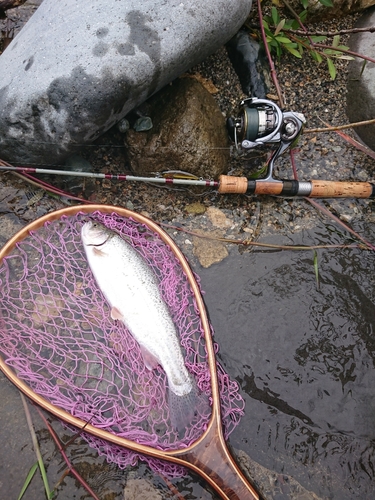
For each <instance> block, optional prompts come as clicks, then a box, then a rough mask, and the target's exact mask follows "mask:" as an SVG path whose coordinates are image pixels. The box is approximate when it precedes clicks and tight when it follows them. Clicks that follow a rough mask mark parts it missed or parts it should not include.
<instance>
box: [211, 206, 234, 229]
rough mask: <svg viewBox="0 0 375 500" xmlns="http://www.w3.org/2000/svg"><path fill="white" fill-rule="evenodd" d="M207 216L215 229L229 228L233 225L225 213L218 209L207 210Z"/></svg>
mask: <svg viewBox="0 0 375 500" xmlns="http://www.w3.org/2000/svg"><path fill="white" fill-rule="evenodd" d="M207 215H208V217H209V219H210V221H211V223H212V225H213V226H215V227H220V228H228V227H230V226H231V225H232V222H231V221H230V220H229V219H228V218H227V216H226V215H225V213H224V212H223V211H221V210H220V209H218V208H215V207H209V208H207Z"/></svg>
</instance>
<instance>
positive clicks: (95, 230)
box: [81, 221, 196, 426]
mask: <svg viewBox="0 0 375 500" xmlns="http://www.w3.org/2000/svg"><path fill="white" fill-rule="evenodd" d="M81 237H82V242H83V244H84V248H85V252H86V256H87V260H88V262H89V265H90V268H91V270H92V272H93V274H94V277H95V280H96V282H97V285H98V287H99V288H100V289H101V291H102V293H103V295H104V296H105V298H106V300H107V301H108V303H109V305H110V306H111V316H112V318H113V319H118V320H121V321H123V323H124V324H125V325H126V327H127V328H128V330H129V331H130V333H131V334H132V335H133V337H134V338H135V339H136V340H137V342H138V343H139V345H140V347H141V351H142V355H143V359H144V361H145V364H146V366H147V367H148V368H149V369H152V368H155V367H156V365H157V364H160V365H161V366H162V368H163V369H164V371H165V373H166V376H167V380H168V387H169V390H170V401H171V397H172V399H173V397H174V396H175V398H174V399H176V397H177V403H176V404H178V405H179V406H180V407H181V405H182V407H183V406H184V405H185V403H186V404H188V405H189V407H190V410H189V411H190V413H191V405H192V404H193V403H194V402H193V400H194V399H195V392H196V391H195V383H194V381H193V379H192V377H191V376H190V375H189V373H188V371H187V369H186V366H185V363H184V358H183V355H182V350H181V346H180V342H179V339H178V334H177V331H176V328H175V325H174V323H173V320H172V318H171V314H170V312H169V309H168V306H167V304H166V303H165V302H164V300H163V298H162V296H161V293H160V290H159V286H158V283H157V279H156V276H155V275H154V273H153V271H152V269H151V268H150V267H149V266H148V265H147V263H146V262H145V260H144V259H143V258H142V257H141V255H140V254H138V252H137V251H136V250H135V249H134V248H133V247H132V246H131V245H130V244H129V243H127V242H126V241H125V240H124V239H122V238H121V237H120V236H119V235H118V234H117V233H114V232H113V231H111V230H109V229H107V228H106V227H105V226H102V225H101V224H99V223H96V222H92V221H89V222H87V223H85V224H84V225H83V227H82V231H81ZM171 392H172V393H173V394H171ZM180 398H187V399H186V401H185V402H184V401H182V400H180ZM172 410H173V409H172V408H171V418H172ZM182 411H183V412H185V413H186V409H184V410H182ZM180 412H181V409H180V410H178V413H180ZM181 418H183V416H182V415H181ZM172 420H173V418H172ZM175 420H176V419H175ZM177 420H179V418H177ZM180 424H181V426H182V425H183V424H182V422H180ZM176 425H177V426H180V425H179V422H176Z"/></svg>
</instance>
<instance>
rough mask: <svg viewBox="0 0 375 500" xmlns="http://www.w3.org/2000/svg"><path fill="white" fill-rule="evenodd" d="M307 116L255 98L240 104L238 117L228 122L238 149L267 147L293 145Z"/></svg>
mask: <svg viewBox="0 0 375 500" xmlns="http://www.w3.org/2000/svg"><path fill="white" fill-rule="evenodd" d="M304 123H305V117H304V116H303V115H302V114H301V113H294V112H283V111H281V109H280V108H279V106H277V105H276V104H275V103H274V102H272V101H269V100H268V99H257V98H255V97H252V98H249V99H244V100H243V101H241V102H240V105H239V113H238V117H237V118H234V117H230V118H228V120H227V127H228V132H229V136H230V138H231V139H232V141H233V142H234V143H235V145H236V149H237V150H248V149H252V148H255V147H257V146H264V145H266V144H270V145H272V144H279V143H282V142H283V143H288V145H289V144H290V142H291V141H293V140H294V139H295V138H296V137H297V136H298V135H299V133H300V132H301V130H302V126H303V125H304Z"/></svg>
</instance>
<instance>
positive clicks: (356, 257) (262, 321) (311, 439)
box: [199, 230, 375, 500]
mask: <svg viewBox="0 0 375 500" xmlns="http://www.w3.org/2000/svg"><path fill="white" fill-rule="evenodd" d="M370 233H371V230H369V236H370V235H371V234H370ZM310 236H311V237H310ZM310 236H308V237H307V238H304V244H313V242H315V244H319V243H327V242H328V236H329V240H330V242H331V243H332V242H334V241H333V240H335V239H337V240H338V241H339V240H340V238H339V237H335V235H332V234H331V235H328V234H327V233H326V234H324V231H322V234H319V233H318V232H316V233H315V234H313V233H312V234H311V235H310ZM373 236H374V233H373ZM308 240H309V241H308ZM372 240H373V241H374V237H373V238H372ZM341 242H342V238H341ZM298 243H300V241H299V242H298ZM236 253H237V252H236V251H233V252H232V256H231V258H229V259H226V260H225V261H224V262H222V263H220V265H218V266H216V267H215V266H214V267H215V268H214V267H212V268H210V269H207V270H203V269H201V270H200V271H199V274H200V277H201V282H202V288H203V289H204V290H205V291H206V294H205V301H206V304H207V307H208V311H209V313H210V316H211V321H212V323H213V326H214V330H215V333H216V338H217V340H218V342H219V344H220V353H219V357H220V359H221V361H222V363H223V365H224V367H225V369H226V370H227V371H228V373H230V375H232V376H234V377H235V378H236V379H237V381H238V382H239V383H240V385H241V388H242V391H243V392H242V394H243V396H244V398H245V400H246V415H245V417H244V418H243V420H242V422H241V424H240V426H239V427H238V428H237V429H236V430H235V431H234V433H233V435H232V436H231V439H230V441H231V444H232V445H233V446H234V447H235V448H237V449H242V450H244V451H245V452H246V453H248V455H249V456H250V457H251V458H252V459H253V460H255V461H257V462H259V463H260V464H262V465H263V466H265V467H267V468H269V469H271V470H274V471H276V472H279V473H285V474H287V475H290V476H293V477H294V479H296V480H297V481H298V482H299V483H300V484H301V485H303V486H304V487H305V488H306V489H307V490H309V491H313V492H315V494H317V495H318V496H319V497H322V498H330V499H331V498H332V499H339V500H346V499H348V500H349V499H354V498H358V499H359V498H362V499H363V498H366V499H367V498H368V499H370V498H374V497H375V483H374V475H375V471H374V467H375V418H374V417H375V398H374V395H375V370H374V360H375V336H374V335H375V314H374V313H375V310H374V304H375V287H374V281H375V280H374V271H375V260H374V255H373V253H371V252H366V251H359V250H342V249H338V250H319V251H318V262H319V289H318V288H317V283H316V276H315V271H314V266H313V253H312V251H311V252H306V251H304V252H291V251H288V252H272V253H271V252H259V251H258V252H251V253H245V254H243V255H241V256H240V255H238V254H237V255H235V254H236ZM283 498H288V495H286V496H285V497H284V496H283Z"/></svg>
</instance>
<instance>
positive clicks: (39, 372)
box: [0, 212, 244, 477]
mask: <svg viewBox="0 0 375 500" xmlns="http://www.w3.org/2000/svg"><path fill="white" fill-rule="evenodd" d="M88 218H90V219H94V220H97V221H99V222H101V223H103V224H104V225H106V226H107V227H109V228H111V229H113V230H115V231H117V232H118V233H119V234H121V235H126V237H127V239H128V241H129V238H130V240H131V242H132V244H133V245H134V246H135V247H136V249H137V250H138V251H139V252H140V254H141V255H142V256H143V257H144V258H145V259H146V260H147V262H148V264H149V265H150V266H151V267H152V269H153V270H154V272H155V274H156V276H157V277H158V279H159V281H160V290H161V293H162V296H163V298H164V300H165V301H166V303H167V304H168V306H169V308H170V312H171V315H172V318H173V321H174V323H175V325H176V327H177V331H178V332H179V334H180V339H181V345H182V346H183V349H184V354H185V364H186V366H187V369H188V370H189V372H190V373H191V374H193V375H194V377H195V380H196V382H197V385H198V388H199V390H200V391H202V393H203V394H205V395H207V398H208V399H209V398H210V394H211V391H210V373H209V368H208V363H207V359H206V351H205V339H204V333H203V329H202V325H201V321H200V317H199V314H198V311H197V307H196V304H195V301H194V294H193V292H192V290H191V287H190V284H189V282H188V280H187V278H186V276H185V274H184V272H183V270H182V268H181V266H180V264H179V261H178V259H177V258H176V257H175V256H174V254H173V252H172V250H171V249H170V247H169V246H168V245H166V244H165V243H164V242H163V241H162V239H161V238H160V237H159V235H158V234H157V233H155V232H154V231H152V230H150V229H149V228H148V227H147V226H145V225H143V224H140V223H139V222H136V221H134V220H132V219H130V218H123V217H120V216H119V215H117V214H115V213H113V214H102V213H100V212H95V213H93V214H90V216H87V215H84V214H78V215H76V216H74V217H65V216H64V217H62V218H61V219H59V220H56V221H53V222H49V223H46V224H45V225H44V226H43V227H42V228H40V229H38V230H37V231H35V232H33V233H31V234H30V236H28V237H27V238H25V239H23V240H22V241H21V242H19V243H18V244H17V245H16V247H15V248H14V249H13V251H12V252H11V254H10V255H8V256H7V257H6V258H4V259H3V262H2V263H1V264H0V340H1V352H2V355H3V358H4V359H5V361H6V363H7V364H8V365H9V366H11V367H12V368H13V369H14V371H15V372H16V373H17V375H18V377H19V378H20V379H22V380H24V381H25V382H26V383H27V384H28V385H29V386H30V387H31V388H32V390H33V391H34V392H35V393H37V394H40V395H42V396H43V397H45V398H46V399H47V400H48V401H50V402H51V403H52V404H54V405H56V406H59V407H61V408H63V409H65V410H66V411H68V412H69V413H71V414H72V415H74V416H76V417H79V418H81V419H83V420H85V421H90V423H91V424H93V425H94V426H96V427H98V428H102V429H105V430H107V431H109V432H111V433H114V434H118V435H120V436H122V437H124V438H127V439H129V440H132V441H135V442H137V443H142V444H146V445H148V446H152V447H154V448H159V449H163V450H171V449H173V450H176V449H183V448H185V447H186V446H189V445H190V444H191V443H193V442H194V441H195V440H196V439H198V438H199V437H200V435H201V434H202V431H203V430H204V429H205V428H206V426H207V423H208V421H209V418H210V413H209V407H208V406H205V408H206V409H205V411H203V413H200V414H199V415H198V416H197V418H196V419H195V420H194V421H193V423H192V425H191V426H190V427H189V428H187V429H186V433H185V435H184V436H183V437H181V436H179V435H178V434H177V433H176V432H175V431H174V430H173V429H171V425H170V421H169V408H168V401H167V391H166V376H165V373H164V371H163V370H162V369H161V368H158V369H156V370H153V371H149V370H147V369H146V368H145V366H144V363H143V360H142V356H141V353H140V349H139V346H138V344H137V343H136V341H135V340H134V339H133V337H132V336H131V334H130V333H129V332H128V331H127V330H126V328H125V326H124V325H123V324H122V323H120V322H114V321H113V320H112V319H111V317H110V309H109V306H108V304H107V303H106V301H105V299H104V298H103V296H102V293H101V291H100V290H99V289H98V287H97V285H96V283H95V281H94V278H93V276H92V273H91V270H90V269H89V267H88V263H87V261H86V257H85V253H84V250H83V246H82V243H81V238H80V231H81V227H82V224H83V223H84V222H85V221H86V220H87V219H88ZM215 349H217V346H216V345H215ZM217 372H218V380H219V387H220V395H221V409H222V415H223V423H224V432H225V436H226V437H228V435H229V434H230V432H231V431H232V430H233V429H234V427H235V426H236V425H237V423H238V422H239V419H240V417H241V415H242V414H243V406H244V402H243V399H242V398H241V396H240V394H239V392H238V385H237V383H236V382H234V381H232V380H230V378H229V377H228V375H227V374H226V373H225V372H224V370H223V369H222V368H221V366H220V365H219V364H218V365H217ZM83 436H84V438H85V439H86V440H87V441H88V442H89V443H90V445H91V446H92V447H94V448H95V449H97V450H98V452H99V453H100V454H102V455H105V456H106V458H107V460H108V461H110V462H114V463H116V464H118V465H119V466H120V467H122V468H124V467H126V466H128V465H135V464H136V463H137V461H138V459H142V460H144V461H146V462H147V463H148V464H149V466H150V467H151V468H152V469H153V470H155V471H156V472H159V473H162V474H164V475H166V476H168V477H177V476H181V475H183V474H184V469H183V468H182V467H180V466H177V465H173V464H170V463H167V462H163V461H161V460H157V459H154V458H150V457H147V456H143V455H140V454H139V453H137V452H134V451H130V450H127V449H125V448H122V447H119V446H115V445H113V444H110V443H108V442H106V441H103V440H101V439H99V438H96V437H94V436H92V435H89V434H87V433H84V434H83Z"/></svg>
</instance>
